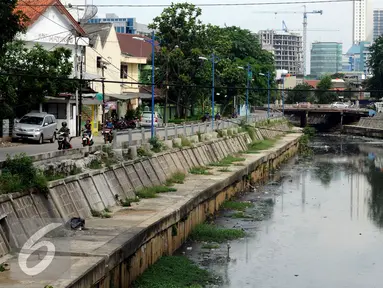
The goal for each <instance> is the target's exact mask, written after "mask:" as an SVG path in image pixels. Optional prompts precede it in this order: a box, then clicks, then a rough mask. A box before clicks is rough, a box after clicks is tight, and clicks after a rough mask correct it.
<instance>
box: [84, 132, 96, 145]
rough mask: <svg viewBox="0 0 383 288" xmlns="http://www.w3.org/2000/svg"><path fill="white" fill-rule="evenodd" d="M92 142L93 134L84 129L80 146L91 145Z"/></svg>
mask: <svg viewBox="0 0 383 288" xmlns="http://www.w3.org/2000/svg"><path fill="white" fill-rule="evenodd" d="M93 144H94V142H93V135H92V134H91V133H89V132H88V131H84V132H83V134H82V146H83V147H85V146H92V145H93Z"/></svg>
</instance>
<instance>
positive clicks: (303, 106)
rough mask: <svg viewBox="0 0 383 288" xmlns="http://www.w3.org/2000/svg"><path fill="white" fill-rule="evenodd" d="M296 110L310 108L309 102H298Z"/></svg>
mask: <svg viewBox="0 0 383 288" xmlns="http://www.w3.org/2000/svg"><path fill="white" fill-rule="evenodd" d="M297 107H298V108H310V107H311V103H310V102H299V103H297Z"/></svg>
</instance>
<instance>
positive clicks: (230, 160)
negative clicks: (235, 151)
mask: <svg viewBox="0 0 383 288" xmlns="http://www.w3.org/2000/svg"><path fill="white" fill-rule="evenodd" d="M245 160H246V159H245V158H240V157H235V156H232V155H229V156H227V157H225V158H224V159H222V160H221V161H218V162H214V163H211V164H209V166H214V167H225V166H230V165H231V164H233V163H235V162H243V161H245Z"/></svg>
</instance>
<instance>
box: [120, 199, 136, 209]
mask: <svg viewBox="0 0 383 288" xmlns="http://www.w3.org/2000/svg"><path fill="white" fill-rule="evenodd" d="M137 202H140V198H138V197H136V198H133V199H132V198H126V199H125V200H120V203H121V206H122V207H130V206H132V203H137Z"/></svg>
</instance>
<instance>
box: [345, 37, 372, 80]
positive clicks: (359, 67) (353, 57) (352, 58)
mask: <svg viewBox="0 0 383 288" xmlns="http://www.w3.org/2000/svg"><path fill="white" fill-rule="evenodd" d="M370 47H371V43H370V42H366V41H361V42H359V43H358V44H355V45H353V46H352V47H351V48H350V49H349V50H348V51H347V53H346V55H347V56H348V57H349V63H350V66H349V70H348V71H352V72H363V74H364V75H366V76H367V75H369V74H370V71H369V67H368V61H369V58H370V54H371V52H370Z"/></svg>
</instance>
